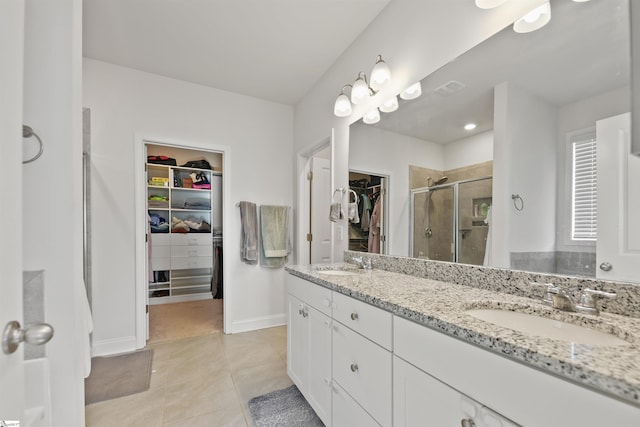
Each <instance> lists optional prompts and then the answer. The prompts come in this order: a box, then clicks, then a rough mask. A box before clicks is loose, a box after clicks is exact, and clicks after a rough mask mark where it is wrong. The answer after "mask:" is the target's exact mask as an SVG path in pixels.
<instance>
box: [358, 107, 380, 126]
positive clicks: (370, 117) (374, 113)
mask: <svg viewBox="0 0 640 427" xmlns="http://www.w3.org/2000/svg"><path fill="white" fill-rule="evenodd" d="M362 121H363V122H365V123H366V124H368V125H372V124H374V123H378V122H379V121H380V112H379V111H378V109H377V108H374V109H373V110H370V111H368V112H367V113H366V114H365V115H364V117H363V118H362Z"/></svg>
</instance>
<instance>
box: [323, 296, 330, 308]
mask: <svg viewBox="0 0 640 427" xmlns="http://www.w3.org/2000/svg"><path fill="white" fill-rule="evenodd" d="M322 305H324V306H325V307H327V308H329V307H331V301H329V299H328V298H324V299H323V300H322Z"/></svg>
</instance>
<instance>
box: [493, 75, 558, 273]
mask: <svg viewBox="0 0 640 427" xmlns="http://www.w3.org/2000/svg"><path fill="white" fill-rule="evenodd" d="M495 103H496V106H495V111H496V114H495V125H494V126H495V127H494V130H495V135H496V137H495V153H494V163H493V166H494V187H493V199H494V204H493V209H492V219H493V220H494V221H493V222H492V239H493V238H494V237H495V238H496V239H493V241H492V243H495V240H498V239H499V240H500V241H501V242H500V243H499V244H500V245H502V244H505V243H506V247H504V248H503V249H504V250H505V251H506V252H504V253H499V252H498V249H495V248H494V255H496V257H497V258H496V261H497V260H500V262H506V259H507V257H508V256H509V254H510V253H511V252H545V251H553V250H554V249H555V216H556V214H555V212H556V187H557V185H556V155H555V154H556V143H555V136H556V129H557V109H556V108H555V107H554V106H552V105H550V104H548V103H546V102H544V101H542V100H540V99H538V98H536V97H534V96H532V95H531V94H529V93H528V92H526V91H524V90H522V89H521V88H518V87H516V86H514V85H510V84H508V83H504V84H502V85H499V88H498V89H496V97H495ZM505 163H508V165H505ZM513 194H517V195H519V196H520V197H521V198H522V199H523V201H524V208H523V209H522V210H521V211H519V210H517V209H516V208H515V206H514V202H513V200H512V199H511V196H512V195H513ZM505 216H508V218H505ZM501 232H504V233H506V234H504V235H501V234H500V233H501ZM507 236H508V237H507ZM496 266H501V267H508V265H503V264H496Z"/></svg>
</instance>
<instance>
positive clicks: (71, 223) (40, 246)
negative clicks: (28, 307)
mask: <svg viewBox="0 0 640 427" xmlns="http://www.w3.org/2000/svg"><path fill="white" fill-rule="evenodd" d="M25 4H26V14H25V57H24V121H23V123H25V124H27V125H29V126H31V127H32V128H33V130H34V131H35V132H36V133H37V134H38V135H39V136H40V137H41V139H42V141H43V143H44V152H43V154H42V157H40V158H39V159H38V160H36V161H35V162H33V163H29V164H26V165H24V166H23V169H22V170H23V176H22V180H23V183H22V185H23V191H24V199H23V209H24V212H23V214H24V215H23V239H24V246H23V250H24V269H25V270H41V269H42V270H44V282H45V319H46V321H47V322H48V323H50V324H51V325H52V326H53V327H54V329H55V334H54V336H53V338H52V340H51V341H50V342H49V343H48V344H47V346H46V353H47V357H48V358H49V361H50V366H51V399H52V414H51V422H52V425H54V426H83V425H84V381H83V376H84V375H83V374H84V365H83V361H84V359H83V345H84V344H85V343H86V341H87V340H88V334H83V311H82V310H83V308H84V306H83V305H82V304H83V303H84V301H83V299H82V298H83V296H84V294H83V288H82V286H83V285H82V98H81V96H82V95H81V93H82V92H81V91H82V63H81V61H82V43H81V40H82V2H81V1H80V0H71V1H70V0H49V1H44V2H42V1H30V0H29V1H26V2H25ZM11 179H19V177H12V178H11ZM3 203H7V204H9V205H10V204H11V203H12V202H11V201H7V200H5V201H3ZM5 208H8V209H10V207H8V206H5ZM4 226H9V227H10V226H11V225H10V224H4Z"/></svg>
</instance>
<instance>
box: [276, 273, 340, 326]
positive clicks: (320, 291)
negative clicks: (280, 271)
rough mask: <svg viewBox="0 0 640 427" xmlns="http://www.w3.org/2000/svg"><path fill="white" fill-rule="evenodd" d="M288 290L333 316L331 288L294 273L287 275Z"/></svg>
mask: <svg viewBox="0 0 640 427" xmlns="http://www.w3.org/2000/svg"><path fill="white" fill-rule="evenodd" d="M287 292H288V293H289V294H291V295H293V296H295V297H296V298H298V299H299V300H301V301H304V302H305V303H306V304H309V305H310V306H311V307H313V308H315V309H316V310H318V311H320V312H321V313H323V314H326V315H327V316H331V290H330V289H327V288H325V287H322V286H320V285H316V284H315V283H312V282H309V281H307V280H304V279H301V278H300V277H297V276H294V275H292V274H289V275H287Z"/></svg>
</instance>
